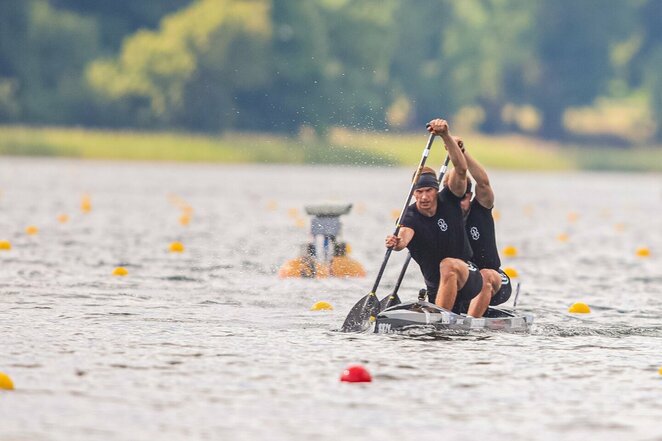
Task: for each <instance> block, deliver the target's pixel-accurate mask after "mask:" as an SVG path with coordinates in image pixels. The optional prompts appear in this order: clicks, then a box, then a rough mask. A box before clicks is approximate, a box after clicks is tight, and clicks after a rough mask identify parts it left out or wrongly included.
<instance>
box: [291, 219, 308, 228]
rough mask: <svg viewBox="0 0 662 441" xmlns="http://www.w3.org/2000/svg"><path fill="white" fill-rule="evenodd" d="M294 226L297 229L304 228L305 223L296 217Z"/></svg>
mask: <svg viewBox="0 0 662 441" xmlns="http://www.w3.org/2000/svg"><path fill="white" fill-rule="evenodd" d="M294 225H296V227H297V228H305V226H306V221H305V220H303V218H301V217H298V218H296V219H295V220H294Z"/></svg>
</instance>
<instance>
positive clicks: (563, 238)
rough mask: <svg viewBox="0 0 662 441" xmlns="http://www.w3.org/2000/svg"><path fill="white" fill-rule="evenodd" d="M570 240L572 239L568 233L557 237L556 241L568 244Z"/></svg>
mask: <svg viewBox="0 0 662 441" xmlns="http://www.w3.org/2000/svg"><path fill="white" fill-rule="evenodd" d="M568 239H570V236H568V235H567V234H566V233H561V234H559V235H558V236H556V240H558V241H559V242H567V241H568Z"/></svg>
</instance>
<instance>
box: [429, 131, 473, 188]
mask: <svg viewBox="0 0 662 441" xmlns="http://www.w3.org/2000/svg"><path fill="white" fill-rule="evenodd" d="M428 132H430V133H434V134H435V135H437V136H441V139H443V140H444V144H445V145H446V150H447V151H448V156H449V157H450V158H451V162H452V163H453V167H454V169H455V173H452V174H451V176H450V179H449V180H448V188H449V189H450V191H451V192H452V193H453V194H454V195H455V196H457V197H460V198H461V197H463V196H464V193H465V192H466V189H467V160H466V159H465V157H464V154H463V153H462V150H461V149H460V146H458V145H457V142H455V139H454V138H453V135H451V131H450V128H449V127H448V122H447V121H446V120H444V119H433V120H432V121H430V122H429V123H428Z"/></svg>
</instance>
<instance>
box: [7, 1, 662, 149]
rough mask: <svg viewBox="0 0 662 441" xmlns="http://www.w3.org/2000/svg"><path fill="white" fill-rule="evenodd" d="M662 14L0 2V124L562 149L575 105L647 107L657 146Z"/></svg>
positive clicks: (542, 7) (507, 6)
mask: <svg viewBox="0 0 662 441" xmlns="http://www.w3.org/2000/svg"><path fill="white" fill-rule="evenodd" d="M659 5H660V1H659V0H637V1H635V2H624V1H621V0H582V1H576V0H557V1H546V0H533V1H525V2H523V1H521V0H462V1H454V0H408V1H401V0H306V1H300V0H159V1H154V2H146V1H135V0H114V1H108V0H3V1H0V122H2V121H18V122H26V123H58V124H82V125H98V126H106V127H141V128H156V129H170V128H176V129H186V130H191V131H204V132H216V131H222V130H226V129H235V130H236V129H240V130H253V129H256V128H259V129H260V130H268V131H277V132H286V133H297V132H299V131H300V130H302V128H303V129H304V130H306V128H313V129H314V130H315V132H316V133H317V134H318V135H323V136H326V135H328V132H329V130H330V128H332V127H334V126H346V127H354V128H356V129H361V130H363V129H371V128H379V129H381V128H386V127H389V128H392V129H413V128H417V129H419V128H420V126H421V125H422V124H423V123H424V122H425V121H427V120H428V119H430V118H433V117H436V116H445V117H448V118H450V119H453V118H454V116H455V115H457V114H458V113H460V112H461V113H462V114H463V115H473V116H472V117H471V119H472V120H473V121H474V123H475V122H476V121H478V123H479V127H480V129H481V130H482V131H483V132H488V133H503V132H507V131H517V130H521V129H522V127H523V126H524V124H522V120H523V119H522V118H523V117H522V116H521V115H523V114H524V113H526V115H527V118H528V121H529V122H531V121H533V122H532V123H531V124H528V127H529V130H532V128H533V127H536V126H538V127H540V133H541V134H542V135H543V136H545V137H548V138H552V137H554V138H563V137H564V136H565V135H566V131H567V129H568V127H571V126H573V125H572V124H567V121H568V115H569V114H571V113H572V112H573V111H574V110H576V109H577V108H578V107H581V108H584V109H585V108H587V107H593V108H595V107H596V105H595V103H597V102H598V98H600V97H607V98H620V99H627V98H628V97H629V96H631V95H633V94H635V93H645V94H646V99H645V100H642V101H641V102H643V103H645V104H641V106H642V107H643V106H645V105H649V106H650V110H649V112H650V113H651V114H652V115H653V119H654V120H655V121H656V122H657V133H656V136H657V138H658V139H661V140H662V80H660V78H662V76H660V75H659V72H660V70H661V69H662V55H660V54H661V53H662V49H660V48H661V47H662V12H661V11H662V8H660V7H659ZM517 112H519V113H517ZM481 115H484V117H482V120H481ZM587 120H588V119H587ZM540 121H542V123H541V124H539V122H540ZM573 127H576V124H575V125H574V126H573ZM582 133H596V131H595V130H585V131H583V132H582ZM604 133H607V132H604ZM576 135H577V132H575V136H576ZM323 136H321V137H323ZM629 138H630V139H635V138H637V139H642V137H640V136H634V137H629Z"/></svg>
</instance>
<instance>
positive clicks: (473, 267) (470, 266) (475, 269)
mask: <svg viewBox="0 0 662 441" xmlns="http://www.w3.org/2000/svg"><path fill="white" fill-rule="evenodd" d="M467 266H468V267H469V271H478V267H476V265H474V263H473V262H467Z"/></svg>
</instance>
